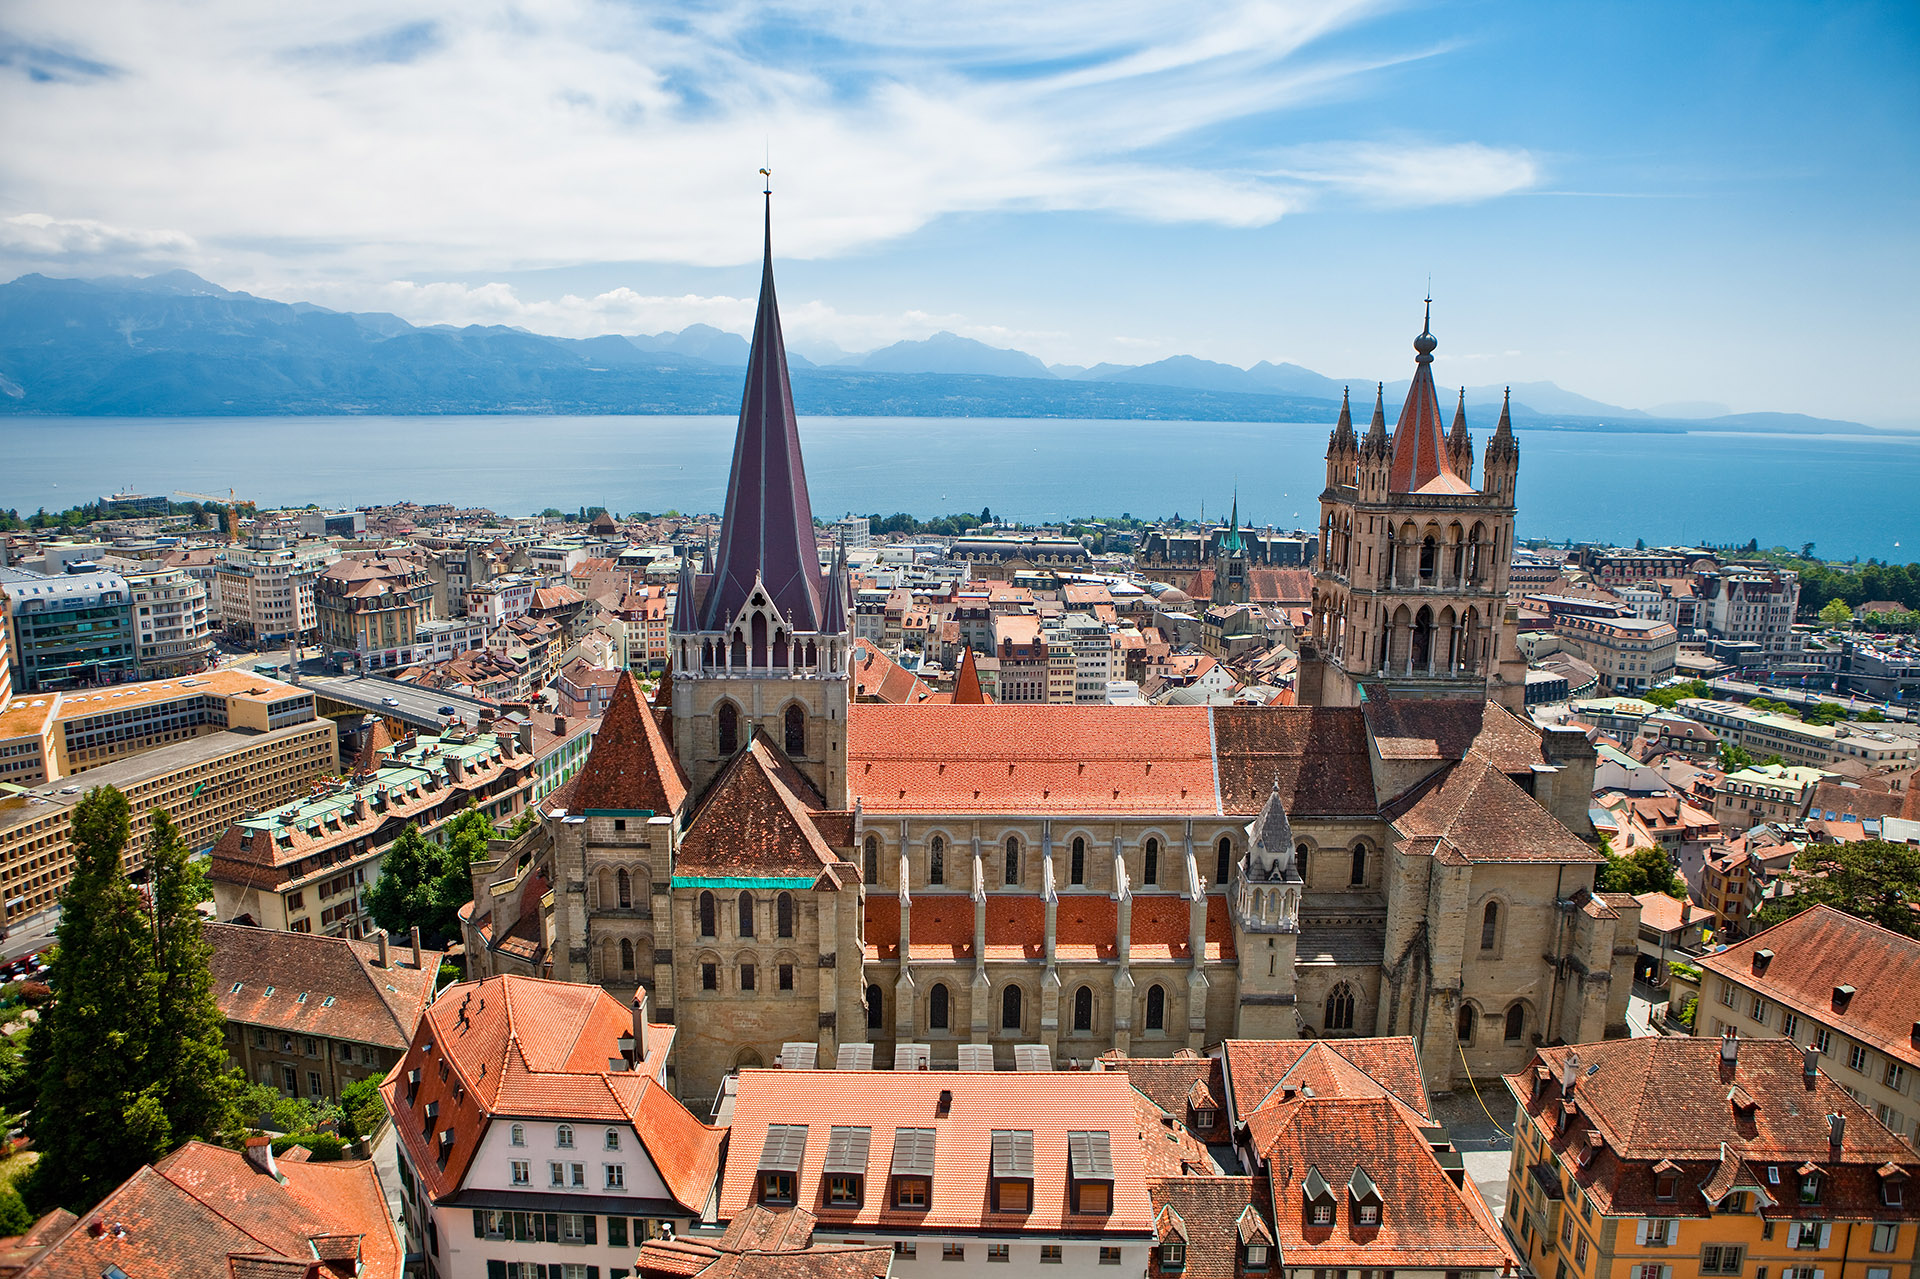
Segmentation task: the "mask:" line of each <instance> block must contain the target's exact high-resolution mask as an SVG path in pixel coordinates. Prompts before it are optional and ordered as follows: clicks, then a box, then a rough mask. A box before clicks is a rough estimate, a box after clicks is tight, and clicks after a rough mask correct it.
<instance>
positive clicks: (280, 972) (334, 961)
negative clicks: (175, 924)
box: [206, 924, 441, 1049]
mask: <svg viewBox="0 0 1920 1279" xmlns="http://www.w3.org/2000/svg"><path fill="white" fill-rule="evenodd" d="M206 938H207V941H208V942H209V943H210V944H211V945H212V947H213V954H212V956H211V957H210V959H209V961H208V968H209V969H210V971H211V972H212V976H213V994H214V998H215V999H216V1000H217V1001H219V1004H220V1012H221V1013H222V1015H224V1016H225V1017H226V1019H227V1020H228V1021H231V1022H236V1023H238V1024H240V1025H245V1026H265V1027H268V1028H270V1029H273V1030H279V1031H285V1032H287V1033H289V1034H296V1035H313V1036H315V1037H317V1038H324V1039H345V1040H350V1041H352V1042H353V1043H356V1044H374V1045H377V1046H379V1047H382V1048H393V1049H400V1048H405V1047H406V1046H407V1043H408V1041H409V1040H411V1039H412V1037H413V1028H414V1026H415V1025H416V1024H417V1023H418V1022H419V1020H420V1012H421V1010H422V1009H424V1008H425V1007H426V1005H427V1000H428V999H429V998H431V997H432V995H433V984H434V979H435V978H436V976H437V975H438V973H439V970H440V959H441V955H440V952H439V951H436V950H427V949H424V948H423V949H422V950H421V952H420V966H419V967H418V968H415V967H414V965H413V950H412V948H411V947H410V946H409V945H407V944H406V943H404V942H403V943H401V944H399V945H391V946H389V947H388V952H387V953H388V966H387V967H385V968H381V967H380V966H379V960H380V947H379V945H378V944H377V943H375V942H365V941H352V940H349V939H347V938H344V937H322V936H317V935H314V934H309V933H287V932H279V931H277V930H274V929H267V928H247V927H243V926H241V925H239V924H208V925H206ZM236 987H238V989H237V990H236V989H235V988H236ZM269 991H271V992H273V993H271V994H269V993H267V992H269Z"/></svg>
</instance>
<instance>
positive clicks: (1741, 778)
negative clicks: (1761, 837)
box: [1713, 764, 1832, 834]
mask: <svg viewBox="0 0 1920 1279" xmlns="http://www.w3.org/2000/svg"><path fill="white" fill-rule="evenodd" d="M1830 776H1832V774H1830V773H1824V772H1822V771H1820V770H1819V769H1817V768H1798V767H1794V766H1792V765H1788V764H1756V765H1754V766H1753V767H1752V768H1743V769H1740V770H1738V771H1737V772H1732V773H1728V774H1727V775H1726V776H1725V777H1724V778H1722V779H1721V781H1720V786H1719V789H1718V791H1717V792H1716V793H1715V795H1714V797H1713V819H1714V820H1715V821H1717V822H1719V823H1720V826H1721V829H1723V830H1726V831H1730V832H1733V833H1735V834H1738V833H1739V832H1741V831H1745V830H1749V829H1751V828H1753V827H1755V826H1758V825H1760V824H1761V823H1763V822H1774V823H1780V824H1785V825H1792V824H1794V823H1797V822H1799V821H1800V820H1802V819H1803V818H1804V817H1805V816H1806V815H1807V801H1808V800H1809V799H1810V798H1811V797H1812V795H1813V788H1814V787H1816V786H1818V785H1819V784H1820V783H1821V781H1822V780H1824V779H1825V778H1827V777H1830Z"/></svg>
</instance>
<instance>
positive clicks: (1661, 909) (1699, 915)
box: [1634, 893, 1713, 933]
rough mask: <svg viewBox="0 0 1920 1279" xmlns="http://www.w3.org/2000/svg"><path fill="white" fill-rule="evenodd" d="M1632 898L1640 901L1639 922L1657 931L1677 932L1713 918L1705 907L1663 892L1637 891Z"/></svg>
mask: <svg viewBox="0 0 1920 1279" xmlns="http://www.w3.org/2000/svg"><path fill="white" fill-rule="evenodd" d="M1634 900H1635V901H1636V902H1638V903H1640V922H1641V923H1642V924H1644V925H1645V926H1646V927H1648V928H1652V929H1654V930H1656V931H1658V932H1663V933H1677V932H1679V931H1680V930H1681V929H1683V928H1689V927H1691V926H1693V925H1694V924H1704V923H1706V922H1707V921H1709V920H1711V919H1712V918H1713V912H1712V911H1710V910H1708V909H1706V908H1705V907H1703V906H1696V905H1694V904H1693V903H1692V902H1683V901H1681V900H1679V899H1678V898H1674V897H1669V896H1667V895H1666V894H1665V893H1639V894H1637V895H1635V897H1634Z"/></svg>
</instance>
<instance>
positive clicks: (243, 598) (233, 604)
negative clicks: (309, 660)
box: [215, 533, 339, 648]
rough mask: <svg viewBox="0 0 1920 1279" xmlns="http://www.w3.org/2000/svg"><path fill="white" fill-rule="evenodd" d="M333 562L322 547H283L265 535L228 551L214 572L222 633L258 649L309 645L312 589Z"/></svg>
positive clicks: (315, 625) (315, 619)
mask: <svg viewBox="0 0 1920 1279" xmlns="http://www.w3.org/2000/svg"><path fill="white" fill-rule="evenodd" d="M338 558H339V552H338V551H336V550H335V549H334V548H333V547H332V546H330V545H327V544H326V543H320V542H288V541H287V539H286V538H284V537H276V536H274V535H272V534H268V533H256V534H255V535H254V536H253V537H251V538H249V539H248V540H247V544H246V545H245V546H230V547H228V548H227V549H226V550H224V551H222V552H221V553H220V556H219V559H218V561H217V566H216V570H215V571H216V573H217V575H218V577H219V581H220V593H219V600H220V624H221V627H222V628H223V629H224V630H225V631H226V632H227V634H229V635H231V636H233V637H235V638H237V639H241V640H244V641H246V642H247V643H250V644H254V645H257V646H259V647H261V648H273V647H277V646H279V645H283V644H289V643H292V642H293V641H295V640H300V641H302V642H305V641H308V640H311V639H312V638H313V637H314V636H315V634H316V633H317V632H318V629H319V625H320V619H319V614H318V612H317V610H316V608H315V606H314V598H313V583H314V580H315V579H316V578H318V577H319V576H320V574H321V573H323V572H325V571H326V568H327V565H329V564H331V563H332V562H333V561H334V560H336V559H338Z"/></svg>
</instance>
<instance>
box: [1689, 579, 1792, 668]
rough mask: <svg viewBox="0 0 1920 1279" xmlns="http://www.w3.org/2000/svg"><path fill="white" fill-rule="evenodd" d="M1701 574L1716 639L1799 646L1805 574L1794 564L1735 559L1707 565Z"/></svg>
mask: <svg viewBox="0 0 1920 1279" xmlns="http://www.w3.org/2000/svg"><path fill="white" fill-rule="evenodd" d="M1696 580H1697V581H1698V582H1699V584H1700V594H1701V598H1702V599H1703V600H1704V602H1705V605H1706V608H1705V612H1706V626H1707V633H1708V634H1709V635H1711V636H1712V637H1713V638H1714V639H1717V640H1732V641H1735V642H1744V643H1752V644H1758V645H1760V646H1761V648H1762V649H1763V650H1764V651H1766V652H1768V653H1786V652H1791V651H1792V650H1794V649H1796V648H1798V647H1799V644H1798V642H1797V640H1796V639H1795V636H1794V633H1793V619H1794V615H1795V614H1796V613H1797V612H1799V609H1800V575H1799V574H1798V573H1795V572H1794V571H1793V570H1792V569H1781V568H1773V567H1771V566H1754V565H1745V564H1731V565H1727V566H1726V567H1724V568H1712V569H1703V570H1701V571H1700V573H1699V574H1697V578H1696Z"/></svg>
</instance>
